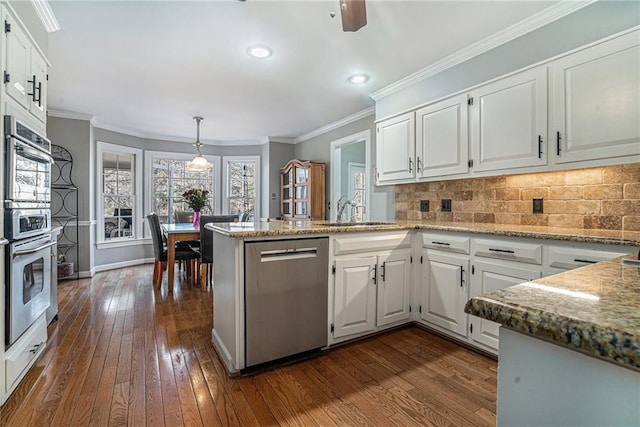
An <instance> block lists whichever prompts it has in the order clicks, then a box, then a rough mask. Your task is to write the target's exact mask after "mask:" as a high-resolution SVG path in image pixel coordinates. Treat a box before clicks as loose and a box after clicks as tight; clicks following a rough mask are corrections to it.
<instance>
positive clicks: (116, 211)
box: [97, 142, 142, 242]
mask: <svg viewBox="0 0 640 427" xmlns="http://www.w3.org/2000/svg"><path fill="white" fill-rule="evenodd" d="M141 165H142V150H138V149H135V148H129V147H122V146H118V145H114V144H108V143H105V142H98V222H99V225H98V230H99V231H98V239H97V241H98V242H114V241H126V240H132V239H138V238H142V236H141V233H140V227H139V224H140V222H141V220H142V215H141V212H140V207H141V203H140V197H141V191H140V189H141V187H142V185H141V177H140V171H141V169H142V167H141Z"/></svg>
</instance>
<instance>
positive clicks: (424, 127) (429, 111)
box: [416, 94, 469, 178]
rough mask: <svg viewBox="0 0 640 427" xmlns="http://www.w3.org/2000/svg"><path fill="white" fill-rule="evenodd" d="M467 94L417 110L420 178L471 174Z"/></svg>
mask: <svg viewBox="0 0 640 427" xmlns="http://www.w3.org/2000/svg"><path fill="white" fill-rule="evenodd" d="M467 110H468V109H467V95H466V94H463V95H458V96H454V97H452V98H449V99H445V100H443V101H440V102H437V103H435V104H433V105H429V106H427V107H424V108H421V109H419V110H418V111H416V148H417V159H416V171H417V176H418V177H419V178H428V177H437V176H443V175H453V174H461V173H467V171H468V170H469V167H468V165H467V163H468V161H469V141H468V130H467Z"/></svg>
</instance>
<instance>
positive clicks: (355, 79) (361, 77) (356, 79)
mask: <svg viewBox="0 0 640 427" xmlns="http://www.w3.org/2000/svg"><path fill="white" fill-rule="evenodd" d="M368 81H369V76H367V75H366V74H354V75H353V76H351V77H349V83H353V84H354V85H361V84H362V83H366V82H368Z"/></svg>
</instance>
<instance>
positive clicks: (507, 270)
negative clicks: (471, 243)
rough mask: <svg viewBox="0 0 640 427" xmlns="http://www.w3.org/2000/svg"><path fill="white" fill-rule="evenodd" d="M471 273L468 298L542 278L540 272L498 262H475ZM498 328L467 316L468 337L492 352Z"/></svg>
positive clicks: (490, 323) (496, 343) (488, 322)
mask: <svg viewBox="0 0 640 427" xmlns="http://www.w3.org/2000/svg"><path fill="white" fill-rule="evenodd" d="M472 271H473V274H472V275H471V290H470V294H469V298H473V297H477V296H480V295H482V294H487V293H490V292H494V291H498V290H500V289H504V288H508V287H509V286H513V285H519V284H521V283H524V282H528V281H531V280H535V279H539V278H540V277H542V274H541V272H540V270H532V269H527V268H521V267H512V266H509V265H505V264H502V263H499V262H484V261H475V262H474V263H473V267H472ZM499 327H500V325H499V324H498V323H495V322H492V321H490V320H486V319H481V318H479V317H476V316H471V315H469V337H470V338H471V339H472V340H473V341H476V342H479V343H481V344H484V345H486V346H487V347H490V348H492V349H494V350H497V349H498V329H499Z"/></svg>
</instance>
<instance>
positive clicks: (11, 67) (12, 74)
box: [4, 15, 33, 109]
mask: <svg viewBox="0 0 640 427" xmlns="http://www.w3.org/2000/svg"><path fill="white" fill-rule="evenodd" d="M5 26H6V27H5V28H6V29H9V31H5V34H6V43H7V45H6V46H7V49H6V71H5V76H4V82H5V84H4V86H5V91H6V92H7V94H8V95H9V96H11V97H12V98H13V99H15V100H16V101H17V102H18V103H19V104H20V105H22V106H23V107H24V108H27V109H29V107H30V105H31V97H32V95H30V94H32V93H33V92H32V90H33V83H29V81H30V80H31V79H32V76H30V71H31V70H30V67H29V61H30V58H29V55H30V50H31V44H30V43H29V40H28V39H27V35H26V34H25V32H24V31H23V30H22V28H20V26H19V25H18V23H17V22H16V21H15V20H14V19H13V18H12V17H11V16H10V15H5Z"/></svg>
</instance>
